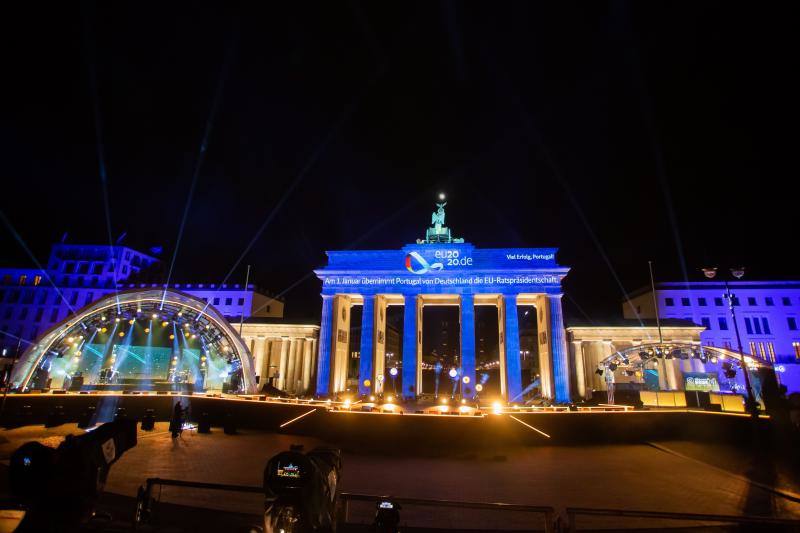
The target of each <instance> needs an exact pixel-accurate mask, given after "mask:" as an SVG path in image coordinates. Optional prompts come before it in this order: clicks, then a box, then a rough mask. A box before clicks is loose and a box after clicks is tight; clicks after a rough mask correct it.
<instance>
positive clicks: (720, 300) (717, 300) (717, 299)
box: [714, 298, 722, 307]
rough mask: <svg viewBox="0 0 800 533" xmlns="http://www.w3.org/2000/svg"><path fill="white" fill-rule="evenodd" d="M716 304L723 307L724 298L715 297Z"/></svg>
mask: <svg viewBox="0 0 800 533" xmlns="http://www.w3.org/2000/svg"><path fill="white" fill-rule="evenodd" d="M714 305H716V306H717V307H722V298H714Z"/></svg>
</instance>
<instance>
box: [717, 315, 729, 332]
mask: <svg viewBox="0 0 800 533" xmlns="http://www.w3.org/2000/svg"><path fill="white" fill-rule="evenodd" d="M717 324H719V329H721V330H723V331H727V330H728V320H727V319H726V318H725V317H724V316H721V317H717Z"/></svg>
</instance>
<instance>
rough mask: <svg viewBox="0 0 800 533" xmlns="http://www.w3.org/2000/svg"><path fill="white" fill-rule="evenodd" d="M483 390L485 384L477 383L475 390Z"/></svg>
mask: <svg viewBox="0 0 800 533" xmlns="http://www.w3.org/2000/svg"><path fill="white" fill-rule="evenodd" d="M482 390H483V385H481V384H480V383H478V384H477V385H475V391H476V392H481V391H482Z"/></svg>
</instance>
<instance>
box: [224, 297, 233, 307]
mask: <svg viewBox="0 0 800 533" xmlns="http://www.w3.org/2000/svg"><path fill="white" fill-rule="evenodd" d="M232 303H233V298H225V305H231V304H232Z"/></svg>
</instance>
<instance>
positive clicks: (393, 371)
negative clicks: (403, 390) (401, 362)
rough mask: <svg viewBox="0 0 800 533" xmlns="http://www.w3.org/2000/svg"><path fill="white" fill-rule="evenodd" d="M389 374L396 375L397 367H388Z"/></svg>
mask: <svg viewBox="0 0 800 533" xmlns="http://www.w3.org/2000/svg"><path fill="white" fill-rule="evenodd" d="M389 374H390V375H391V376H396V375H397V367H394V366H393V367H392V368H390V369H389Z"/></svg>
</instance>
